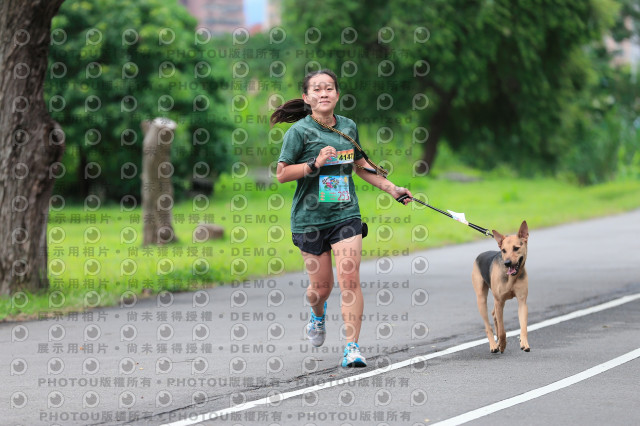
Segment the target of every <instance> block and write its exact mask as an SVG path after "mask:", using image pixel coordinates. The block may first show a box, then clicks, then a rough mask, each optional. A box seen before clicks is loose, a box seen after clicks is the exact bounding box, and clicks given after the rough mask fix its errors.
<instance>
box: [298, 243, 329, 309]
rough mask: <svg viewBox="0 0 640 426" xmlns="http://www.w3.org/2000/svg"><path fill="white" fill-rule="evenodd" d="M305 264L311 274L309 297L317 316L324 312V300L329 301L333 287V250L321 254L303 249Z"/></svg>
mask: <svg viewBox="0 0 640 426" xmlns="http://www.w3.org/2000/svg"><path fill="white" fill-rule="evenodd" d="M301 253H302V258H303V259H304V265H305V268H306V270H307V274H308V275H309V286H308V287H307V299H308V300H309V304H310V305H311V309H312V310H313V313H314V314H315V315H316V316H319V317H320V316H322V315H323V314H324V302H326V301H327V299H328V298H329V295H330V294H331V290H332V289H333V268H332V266H331V252H329V251H327V252H324V253H322V254H320V255H315V254H311V253H306V252H304V251H301Z"/></svg>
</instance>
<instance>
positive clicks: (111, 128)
mask: <svg viewBox="0 0 640 426" xmlns="http://www.w3.org/2000/svg"><path fill="white" fill-rule="evenodd" d="M195 27H196V20H195V18H193V17H191V16H190V15H189V13H188V12H187V11H186V9H185V8H184V7H182V6H181V5H179V4H178V3H177V2H166V1H161V0H142V1H136V2H129V3H122V2H118V1H115V0H94V1H91V2H77V1H69V2H67V3H65V4H64V5H63V7H62V8H61V9H60V13H59V14H58V15H57V16H56V17H55V18H54V20H53V27H52V37H53V39H52V46H51V52H50V55H49V69H48V73H47V81H46V87H47V102H48V105H49V109H50V110H51V112H52V115H53V116H54V118H55V119H56V120H57V121H58V122H59V123H60V124H61V125H62V126H63V128H64V129H65V131H66V133H67V145H68V146H67V154H66V155H65V158H64V160H63V161H64V163H63V164H64V171H62V170H61V171H60V175H61V177H60V183H59V185H58V186H57V187H56V190H57V192H58V193H61V194H64V195H65V196H72V197H73V196H81V197H82V198H84V197H86V196H87V195H88V194H89V193H94V194H97V195H99V196H100V197H101V198H102V199H105V198H108V199H113V200H118V201H119V200H120V199H121V198H122V197H123V196H125V195H134V196H135V197H138V196H139V194H140V171H141V156H142V139H143V137H142V131H141V128H140V123H141V121H142V120H145V119H149V118H154V117H168V118H171V119H172V120H174V121H176V123H178V128H177V129H176V135H175V141H174V143H173V150H172V159H173V165H174V167H175V174H174V185H176V186H177V189H178V190H177V191H176V193H177V194H185V193H186V191H187V190H189V189H190V188H191V185H192V179H193V177H194V174H195V176H197V177H212V176H215V175H217V174H218V173H219V172H220V171H221V170H224V169H225V168H226V167H227V163H228V157H227V154H226V152H227V150H226V144H225V140H224V139H226V138H227V137H228V129H229V125H228V124H227V123H225V118H226V117H227V109H226V108H225V101H224V100H222V98H221V97H220V88H221V87H223V85H224V84H225V83H226V82H225V81H224V80H223V78H222V73H221V72H220V71H219V65H217V64H218V61H216V60H215V59H216V58H215V56H216V53H217V52H216V51H212V50H209V49H208V48H207V42H208V41H209V39H210V38H211V35H210V34H208V33H206V32H197V31H196V28H195ZM212 57H213V58H212ZM194 168H195V169H194Z"/></svg>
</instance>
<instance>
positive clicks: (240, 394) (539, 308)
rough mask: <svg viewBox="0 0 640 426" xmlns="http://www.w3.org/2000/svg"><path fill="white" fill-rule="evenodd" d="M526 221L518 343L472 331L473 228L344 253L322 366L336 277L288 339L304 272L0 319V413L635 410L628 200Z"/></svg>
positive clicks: (533, 420)
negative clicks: (615, 212) (346, 364)
mask: <svg viewBox="0 0 640 426" xmlns="http://www.w3.org/2000/svg"><path fill="white" fill-rule="evenodd" d="M518 225H519V224H514V227H513V228H514V229H513V230H511V231H514V230H515V229H517V227H518ZM529 226H530V239H529V257H528V261H527V271H528V273H529V277H530V278H529V324H530V328H535V329H534V330H531V331H530V332H529V343H530V344H531V348H532V349H531V352H529V353H525V352H522V351H520V350H519V346H518V341H517V337H515V334H514V336H513V337H509V339H508V344H507V348H506V351H505V353H504V354H490V353H489V346H488V343H486V341H484V342H482V341H481V340H482V339H483V337H484V333H483V325H482V320H481V319H480V316H479V314H478V312H477V309H476V303H475V295H474V293H473V289H472V287H471V282H470V274H471V265H472V262H473V260H474V258H475V257H476V255H477V254H478V253H480V252H482V251H484V250H493V249H495V242H493V240H490V239H486V240H483V241H480V242H476V243H471V244H464V245H458V246H452V247H446V248H441V249H437V250H429V251H424V252H416V253H412V254H410V255H407V256H400V257H386V256H383V257H381V258H379V259H378V260H376V261H370V262H364V263H363V264H362V268H361V271H362V272H361V278H362V283H363V289H364V293H365V320H364V322H363V328H362V333H361V337H360V344H361V348H362V351H363V354H364V355H365V356H366V357H367V359H368V361H369V366H368V367H367V368H364V369H358V370H345V369H342V368H340V367H339V366H338V365H339V362H340V359H341V354H342V349H343V346H342V345H343V343H342V341H341V338H340V335H341V330H340V326H341V319H340V315H339V312H340V309H339V291H334V292H333V294H332V295H331V298H330V300H329V306H328V321H327V326H328V337H327V341H326V342H325V345H324V346H323V347H321V348H320V349H316V350H312V348H311V346H310V345H309V344H308V343H307V342H306V341H305V340H304V333H303V329H304V325H305V323H306V321H307V320H308V311H309V308H308V306H307V305H306V304H305V298H304V288H305V287H306V277H305V275H304V274H289V275H282V276H277V277H272V278H267V279H264V280H257V281H249V282H245V283H234V284H233V285H229V286H226V287H220V288H215V289H210V290H207V291H200V292H197V293H193V294H175V295H171V294H166V295H163V297H159V298H154V299H149V300H142V301H138V302H137V303H135V304H126V303H125V304H123V306H120V307H116V308H110V309H102V310H94V311H92V312H89V313H86V314H77V315H72V316H64V317H60V318H56V319H51V320H46V321H34V322H26V323H20V324H18V323H5V324H0V343H2V344H3V346H4V347H6V348H8V350H7V351H3V352H2V353H1V354H0V360H2V365H4V366H5V370H4V376H3V377H2V378H3V380H2V383H3V391H2V395H3V400H4V401H5V402H4V404H1V405H0V416H2V417H1V418H2V421H1V423H2V424H11V425H13V424H22V425H34V424H43V425H54V424H61V425H72V424H172V425H174V426H178V425H186V424H195V423H198V422H200V421H203V422H204V424H233V425H326V424H331V425H333V424H336V425H343V424H344V425H347V424H349V425H384V424H388V425H407V426H414V425H426V424H436V423H439V422H443V423H442V424H461V423H463V422H467V421H470V422H471V423H470V424H492V425H501V424H505V425H506V424H513V423H514V422H515V423H517V424H524V425H529V424H532V425H536V424H575V423H580V424H583V425H596V424H598V425H599V424H603V423H605V424H616V425H627V424H628V425H631V424H638V418H640V405H639V404H638V403H639V402H640V400H639V397H638V395H639V392H638V391H639V389H640V388H639V387H638V377H640V359H639V358H638V357H639V356H640V325H639V324H640V296H638V295H640V240H639V239H638V236H640V210H638V211H634V212H631V213H627V214H624V215H619V216H615V217H607V218H602V219H596V220H591V221H587V222H581V223H575V224H569V225H564V226H560V227H555V228H548V229H536V228H535V224H534V223H529ZM501 231H502V230H501ZM504 231H508V230H504ZM365 241H366V240H365ZM336 290H337V289H336ZM608 302H611V303H609V304H607V303H608ZM516 305H517V304H516V302H515V301H514V300H512V301H509V302H508V303H507V306H506V309H505V324H506V328H507V331H513V332H515V331H516V330H517V329H518V328H519V325H518V320H517V309H516ZM516 334H517V333H516ZM266 398H268V399H266ZM447 422H449V423H447Z"/></svg>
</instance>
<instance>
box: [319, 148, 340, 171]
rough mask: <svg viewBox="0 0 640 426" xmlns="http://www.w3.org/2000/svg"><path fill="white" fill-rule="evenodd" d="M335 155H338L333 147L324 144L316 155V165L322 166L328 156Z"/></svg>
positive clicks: (327, 159)
mask: <svg viewBox="0 0 640 426" xmlns="http://www.w3.org/2000/svg"><path fill="white" fill-rule="evenodd" d="M336 155H338V152H337V151H336V149H335V148H334V147H332V146H325V147H324V148H322V149H321V150H320V152H319V153H318V157H317V158H316V165H317V166H318V167H322V166H324V165H325V163H326V162H327V161H329V159H330V158H332V157H335V156H336Z"/></svg>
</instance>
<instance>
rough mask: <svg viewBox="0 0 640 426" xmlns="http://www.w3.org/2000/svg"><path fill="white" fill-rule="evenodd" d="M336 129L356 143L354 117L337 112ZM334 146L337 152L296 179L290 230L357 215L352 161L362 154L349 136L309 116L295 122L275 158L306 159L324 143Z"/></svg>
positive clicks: (325, 225)
mask: <svg viewBox="0 0 640 426" xmlns="http://www.w3.org/2000/svg"><path fill="white" fill-rule="evenodd" d="M335 117H336V125H335V126H334V127H335V128H336V129H338V130H340V131H341V132H342V133H344V134H346V135H349V136H350V137H352V138H353V139H354V140H355V141H356V142H358V144H360V141H359V139H358V129H357V128H356V124H355V123H354V122H353V120H350V119H348V118H346V117H342V116H340V115H336V116H335ZM329 145H330V146H333V147H334V148H335V149H336V151H337V152H338V155H337V156H336V158H335V159H330V160H329V161H328V162H327V164H325V165H324V166H323V167H320V168H318V170H317V171H315V172H314V173H310V174H308V175H307V176H305V177H303V178H302V179H298V180H297V183H298V185H297V187H296V192H295V194H294V195H293V205H292V207H291V232H294V233H303V232H311V231H316V230H319V229H326V228H330V227H332V226H334V225H336V224H338V223H340V222H343V221H345V220H347V219H354V218H359V217H360V207H359V206H358V197H357V196H356V191H355V185H354V184H353V177H352V175H351V174H352V171H353V167H354V166H353V162H354V161H356V160H359V159H360V158H362V153H361V152H360V151H358V150H357V149H356V148H355V147H354V146H353V144H352V143H351V142H349V140H347V139H346V138H343V137H342V136H340V135H339V134H337V133H336V132H333V131H331V130H329V129H326V128H324V127H322V126H321V125H319V124H318V123H316V122H315V121H314V120H313V119H312V118H311V116H309V115H308V116H306V117H305V118H303V119H301V120H299V121H297V122H296V123H294V125H293V126H291V127H290V128H289V130H287V132H286V133H285V135H284V140H283V142H282V151H281V152H280V158H279V159H278V162H284V163H287V164H300V163H306V162H307V161H308V160H310V159H311V158H313V157H317V156H318V154H319V153H320V150H321V149H322V148H324V147H325V146H329Z"/></svg>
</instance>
